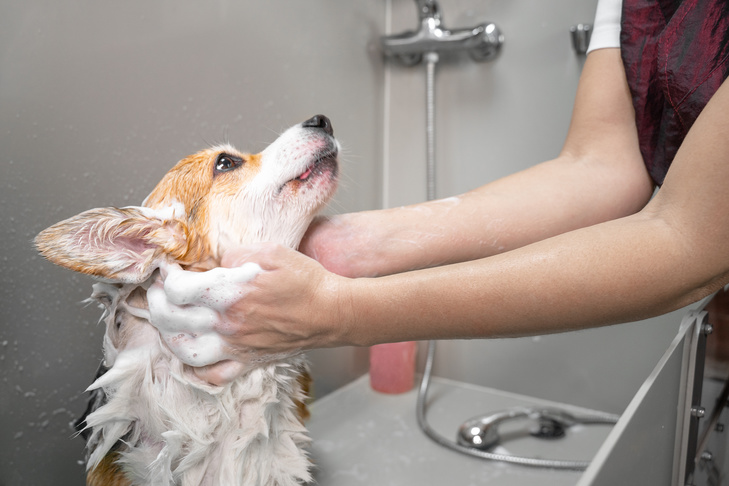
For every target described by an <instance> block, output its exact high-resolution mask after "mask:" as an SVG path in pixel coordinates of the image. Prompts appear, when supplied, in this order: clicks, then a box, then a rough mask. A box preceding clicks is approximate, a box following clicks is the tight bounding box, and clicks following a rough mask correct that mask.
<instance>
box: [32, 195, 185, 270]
mask: <svg viewBox="0 0 729 486" xmlns="http://www.w3.org/2000/svg"><path fill="white" fill-rule="evenodd" d="M189 240H190V238H189V237H188V231H187V227H186V225H185V224H184V223H183V222H181V221H179V220H177V219H172V218H165V217H160V216H157V215H155V214H154V212H153V211H151V210H149V209H146V208H140V207H126V208H99V209H91V210H89V211H85V212H83V213H81V214H78V215H76V216H74V217H72V218H69V219H66V220H64V221H61V222H60V223H56V224H54V225H53V226H51V227H50V228H47V229H45V230H43V231H42V232H41V233H40V234H39V235H38V236H36V238H35V245H36V247H37V248H38V251H39V252H40V253H41V255H43V256H44V257H46V258H47V259H48V260H50V261H51V262H53V263H55V264H56V265H60V266H62V267H66V268H69V269H71V270H75V271H77V272H81V273H85V274H88V275H93V276H95V277H98V278H102V279H105V280H110V281H115V282H122V283H140V282H143V281H144V280H146V279H147V278H148V277H149V276H150V275H151V274H152V272H153V271H154V270H155V268H157V266H158V265H159V263H160V262H161V261H162V260H165V259H166V258H167V256H166V255H168V256H169V257H171V259H175V260H180V259H182V257H184V256H185V255H186V254H187V253H188V252H189V250H190V243H191V242H190V241H189Z"/></svg>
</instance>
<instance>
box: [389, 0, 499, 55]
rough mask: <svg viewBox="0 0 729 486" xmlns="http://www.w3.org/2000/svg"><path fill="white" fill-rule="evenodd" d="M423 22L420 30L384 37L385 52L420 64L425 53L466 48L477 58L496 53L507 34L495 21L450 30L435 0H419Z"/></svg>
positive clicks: (421, 20)
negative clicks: (444, 23) (443, 21)
mask: <svg viewBox="0 0 729 486" xmlns="http://www.w3.org/2000/svg"><path fill="white" fill-rule="evenodd" d="M416 3H417V6H418V14H419V16H420V26H419V28H418V30H417V31H407V32H404V33H402V34H397V35H390V36H385V37H382V39H381V41H382V48H383V51H384V53H385V55H386V56H388V57H394V58H396V59H398V60H400V61H401V62H402V63H403V64H405V65H408V66H412V65H415V64H418V63H419V62H420V61H421V60H422V58H423V55H424V54H425V53H428V52H436V53H438V52H445V51H467V52H468V53H469V55H470V56H471V58H473V59H474V60H476V61H489V60H491V59H493V58H494V57H496V55H497V54H498V52H499V50H500V48H501V44H502V43H503V41H504V36H503V35H502V34H501V32H500V31H499V29H498V27H496V25H494V24H492V23H490V22H486V23H483V24H479V25H477V26H475V27H473V28H470V29H457V30H447V29H444V28H442V27H441V22H442V17H441V13H440V7H439V6H438V3H437V2H436V1H435V0H416Z"/></svg>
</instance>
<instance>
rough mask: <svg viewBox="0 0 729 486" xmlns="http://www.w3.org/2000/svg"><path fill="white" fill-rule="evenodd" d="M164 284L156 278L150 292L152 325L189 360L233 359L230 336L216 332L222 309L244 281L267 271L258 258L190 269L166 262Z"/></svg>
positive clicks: (182, 358) (207, 362) (203, 362)
mask: <svg viewBox="0 0 729 486" xmlns="http://www.w3.org/2000/svg"><path fill="white" fill-rule="evenodd" d="M162 269H163V271H165V272H166V273H167V278H166V279H165V282H164V287H163V286H162V284H161V282H159V281H156V282H155V283H154V284H152V286H151V287H150V288H149V290H148V291H147V302H148V305H149V313H150V315H151V317H152V319H151V322H152V324H153V325H154V326H155V327H156V328H157V329H158V330H159V332H160V334H161V335H162V339H164V341H165V342H166V343H167V345H168V346H169V347H170V349H171V350H172V352H174V353H175V355H177V357H178V358H179V359H180V361H182V362H183V363H185V364H188V365H190V366H195V367H200V366H207V365H210V364H214V363H217V362H219V361H223V360H227V359H231V358H232V357H233V356H232V355H230V354H229V353H228V352H227V351H226V349H227V346H226V343H225V340H224V339H223V338H222V337H221V336H220V334H218V333H217V332H216V331H215V327H216V325H218V324H221V323H222V322H223V318H222V316H221V313H223V312H225V310H227V309H228V307H230V306H231V305H232V304H233V303H235V302H236V301H237V300H238V299H240V298H241V297H242V296H243V291H242V290H241V289H240V284H242V283H245V282H249V281H250V280H252V279H253V278H255V276H256V275H258V274H259V273H261V272H262V271H263V270H262V269H261V267H260V266H259V265H257V264H255V263H246V264H244V265H242V266H240V267H235V268H215V269H213V270H210V271H207V272H188V271H186V270H183V269H182V268H180V266H179V265H164V266H163V268H162Z"/></svg>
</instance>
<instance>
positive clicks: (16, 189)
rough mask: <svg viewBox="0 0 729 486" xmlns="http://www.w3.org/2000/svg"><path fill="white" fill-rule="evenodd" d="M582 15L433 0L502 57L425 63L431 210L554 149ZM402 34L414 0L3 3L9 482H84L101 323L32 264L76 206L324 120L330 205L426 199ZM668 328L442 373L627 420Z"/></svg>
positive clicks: (2, 454) (510, 353) (134, 197)
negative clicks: (331, 176) (396, 52)
mask: <svg viewBox="0 0 729 486" xmlns="http://www.w3.org/2000/svg"><path fill="white" fill-rule="evenodd" d="M595 3H596V1H595V0H560V1H554V2H544V1H543V0H512V1H507V0H441V7H442V9H443V13H444V15H445V22H446V25H447V26H449V27H459V26H469V25H472V24H474V23H477V22H480V21H483V20H486V19H489V20H493V21H494V22H496V23H497V24H498V25H499V26H500V27H501V29H502V30H503V31H504V33H505V35H506V38H507V43H506V44H505V47H504V50H503V53H502V55H501V56H500V58H499V59H498V60H497V61H495V62H493V63H490V64H475V63H472V62H470V61H468V60H466V59H461V58H457V59H444V60H443V62H442V63H441V64H440V65H439V67H438V79H437V83H438V86H437V90H438V91H437V100H438V106H437V109H438V114H439V116H438V141H437V150H438V161H439V162H438V164H439V166H438V179H439V180H438V186H439V196H449V195H454V194H459V193H462V192H464V191H466V190H468V189H471V188H473V187H476V186H478V185H480V184H483V183H486V182H488V181H489V180H493V179H495V178H497V177H499V176H502V175H505V174H507V173H510V172H513V171H515V170H518V169H520V168H523V167H526V166H528V165H531V164H533V163H536V162H539V161H541V160H545V159H546V158H549V157H552V156H554V155H556V154H557V152H558V151H559V148H560V145H561V142H562V139H563V137H564V134H565V133H566V129H567V124H568V121H569V114H570V111H571V106H572V98H573V94H574V90H575V87H576V83H577V78H578V76H579V72H580V69H581V60H580V58H579V57H577V56H576V55H575V54H574V53H573V52H572V51H571V48H570V44H569V38H568V29H569V26H570V25H572V24H573V23H578V22H590V21H591V20H592V17H593V15H594V7H595ZM415 19H416V13H415V7H414V2H412V0H382V1H370V2H363V1H360V2H354V1H332V0H329V1H327V0H309V1H308V2H291V1H284V0H269V1H267V2H256V1H253V0H241V1H236V2H232V1H225V0H218V1H213V2H205V3H200V2H194V1H190V0H175V1H172V0H166V1H156V2H139V1H131V2H113V3H112V2H82V1H79V0H66V1H64V2H56V1H52V0H34V1H32V2H19V1H14V2H5V3H3V4H2V5H0V204H1V206H2V208H3V211H2V212H0V224H1V225H2V226H1V227H2V228H3V231H2V235H1V236H0V243H1V244H2V246H1V247H2V248H3V254H2V256H1V257H0V262H1V263H0V266H1V267H0V268H2V274H1V275H0V286H1V287H0V308H1V309H2V321H1V322H0V485H3V486H5V485H8V486H9V485H24V484H32V485H43V484H53V485H66V484H68V485H71V484H81V483H82V477H83V467H82V465H81V464H80V463H79V462H78V461H79V459H80V458H81V457H82V456H81V450H82V447H83V444H82V441H81V440H80V439H72V438H71V435H72V433H71V430H70V428H69V426H68V424H69V422H71V421H72V420H74V419H75V418H76V417H77V416H78V415H79V414H80V412H82V411H83V409H84V407H85V399H84V397H83V395H82V391H83V389H84V388H85V387H86V386H87V385H88V384H89V383H90V380H91V377H92V375H93V373H94V371H95V369H96V366H97V364H98V362H99V360H100V359H101V353H100V344H101V338H102V334H103V331H102V329H101V328H100V327H99V326H97V324H96V321H97V319H98V316H99V312H98V310H97V309H95V308H93V307H86V306H84V305H83V304H81V303H80V302H81V301H82V300H83V299H85V298H86V297H87V296H88V294H89V292H90V285H91V280H90V279H88V278H86V277H82V276H77V275H74V274H72V273H71V272H69V271H66V270H63V269H59V268H55V267H53V266H52V265H50V264H48V263H47V262H45V261H43V260H42V259H40V258H39V257H37V256H36V255H35V253H34V251H33V249H32V248H31V245H30V241H31V239H32V238H33V236H34V235H35V234H36V233H37V232H38V231H40V230H42V229H43V228H45V227H46V226H48V225H50V224H52V223H54V222H56V221H58V220H61V219H63V218H66V217H69V216H71V215H73V214H76V213H78V212H81V211H83V210H85V209H89V208H92V207H98V206H104V205H116V206H123V205H129V204H138V203H140V202H141V201H142V199H143V198H144V197H145V196H146V195H147V193H148V192H149V190H150V189H151V188H152V187H153V186H154V184H155V183H156V182H157V180H158V179H159V178H160V177H161V176H162V174H163V173H164V172H165V171H166V170H167V169H168V168H169V167H171V166H172V165H173V164H174V163H175V162H176V161H177V160H179V159H180V158H181V157H183V156H185V155H187V154H189V153H191V152H193V151H195V150H198V149H200V148H202V147H204V146H205V145H208V144H209V143H212V142H217V141H220V140H223V139H228V140H230V142H232V143H233V144H235V145H237V146H238V147H239V148H241V149H244V150H248V151H251V152H257V151H259V150H261V149H262V148H264V147H265V146H266V145H267V144H268V143H269V142H271V141H272V140H273V139H274V138H275V137H276V134H277V133H278V132H280V131H282V130H283V129H285V128H286V127H288V126H290V125H292V124H294V123H296V122H299V121H301V120H303V119H305V118H307V117H309V116H311V115H313V114H315V113H325V114H327V115H328V116H330V117H331V118H332V120H333V123H334V127H335V132H336V134H337V135H338V137H339V139H340V141H341V142H342V143H343V145H344V148H345V150H344V156H343V159H344V166H343V173H344V177H343V181H342V184H341V186H340V190H339V193H338V195H337V198H336V201H335V202H334V203H333V204H332V205H331V207H330V208H329V210H328V211H330V212H344V211H356V210H362V209H370V208H376V207H383V206H388V207H389V206H397V205H401V204H409V203H412V202H417V201H420V200H422V199H423V198H424V197H425V182H424V177H425V176H424V130H423V127H424V105H423V102H424V72H423V69H422V67H416V68H404V67H401V66H397V65H391V64H385V63H383V61H382V59H381V56H380V54H379V50H378V38H379V36H380V35H382V34H383V33H385V32H387V31H393V32H399V31H401V30H403V29H411V28H413V27H414V26H415V23H416V21H415ZM674 322H675V324H676V325H677V323H678V321H677V319H676V318H668V319H657V320H653V321H652V322H649V323H646V324H644V325H640V326H635V325H627V326H620V327H617V328H610V329H602V330H597V331H590V332H583V333H575V334H569V335H563V336H549V337H542V338H528V339H518V340H509V341H478V342H475V341H474V342H452V343H442V344H441V345H440V346H439V355H438V358H437V372H438V374H440V375H442V376H446V377H451V378H455V379H459V380H463V381H469V382H473V383H479V384H483V385H487V386H494V387H497V388H502V389H506V390H510V391H514V392H518V393H527V394H530V395H536V396H541V397H543V398H550V399H555V400H560V401H570V402H572V403H578V404H582V405H587V406H594V407H596V408H601V409H605V410H610V411H620V410H621V409H622V408H623V407H624V406H625V405H626V404H627V402H628V400H629V399H630V397H631V396H632V394H633V393H634V391H635V390H636V389H637V387H638V385H639V384H640V382H641V381H642V380H643V378H644V377H645V376H646V375H647V374H648V372H649V370H650V368H651V367H652V365H653V364H654V363H655V361H656V360H657V359H658V356H659V355H660V353H661V352H662V350H663V349H665V347H666V346H667V344H668V341H669V340H670V337H671V335H672V334H673V331H674V329H675V327H676V325H674V324H673V323H674ZM618 355H620V358H619V359H618V358H617V356H618ZM311 358H312V361H313V372H314V375H315V380H316V383H317V389H316V394H317V396H323V395H325V394H327V393H328V392H330V391H331V390H333V389H335V388H337V387H339V386H341V385H343V384H345V383H346V382H348V381H350V380H352V379H354V378H356V377H357V376H359V375H360V374H362V373H364V372H365V371H366V368H367V351H366V350H362V349H350V348H345V349H339V350H325V351H317V352H314V353H311Z"/></svg>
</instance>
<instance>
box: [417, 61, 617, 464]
mask: <svg viewBox="0 0 729 486" xmlns="http://www.w3.org/2000/svg"><path fill="white" fill-rule="evenodd" d="M423 59H424V61H425V67H426V82H425V92H426V93H425V95H426V127H425V132H426V159H427V198H428V200H433V199H435V196H436V195H435V65H436V63H437V62H438V53H436V52H428V53H426V54H425V55H424V56H423ZM434 359H435V341H429V342H428V356H427V359H426V362H425V370H424V371H423V379H422V381H421V382H420V388H419V389H418V399H417V410H416V413H417V420H418V425H419V426H420V429H421V430H422V431H423V432H424V433H425V435H427V436H428V437H429V438H430V439H432V440H433V441H434V442H436V443H437V444H439V445H441V446H443V447H446V448H448V449H451V450H453V451H456V452H460V453H463V454H466V455H469V456H475V457H480V458H482V459H489V460H492V461H501V462H506V463H510V464H518V465H521V466H531V467H541V468H549V469H567V470H576V471H582V470H584V469H586V468H587V466H588V465H589V464H590V462H589V461H569V460H560V459H537V458H531V457H522V456H513V455H509V454H496V453H493V452H487V451H483V450H480V449H474V448H471V447H466V446H462V445H460V444H458V443H457V442H454V441H452V440H449V439H447V438H445V437H443V436H442V435H440V434H438V433H437V432H436V431H435V430H433V429H432V428H431V427H430V425H429V424H428V421H427V420H426V418H425V404H426V400H427V395H428V388H429V386H430V377H431V374H432V370H433V361H434ZM590 418H591V419H592V420H593V423H595V422H601V423H615V421H616V417H615V416H614V415H611V414H600V415H598V414H596V415H595V416H591V417H590Z"/></svg>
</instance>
